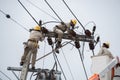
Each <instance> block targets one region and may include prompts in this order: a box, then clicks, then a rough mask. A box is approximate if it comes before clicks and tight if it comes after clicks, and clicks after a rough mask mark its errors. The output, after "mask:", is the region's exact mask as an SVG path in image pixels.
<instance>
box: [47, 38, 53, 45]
mask: <svg viewBox="0 0 120 80" xmlns="http://www.w3.org/2000/svg"><path fill="white" fill-rule="evenodd" d="M47 41H48V44H49V45H52V44H53V42H52V39H51V38H49V37H48V38H47Z"/></svg>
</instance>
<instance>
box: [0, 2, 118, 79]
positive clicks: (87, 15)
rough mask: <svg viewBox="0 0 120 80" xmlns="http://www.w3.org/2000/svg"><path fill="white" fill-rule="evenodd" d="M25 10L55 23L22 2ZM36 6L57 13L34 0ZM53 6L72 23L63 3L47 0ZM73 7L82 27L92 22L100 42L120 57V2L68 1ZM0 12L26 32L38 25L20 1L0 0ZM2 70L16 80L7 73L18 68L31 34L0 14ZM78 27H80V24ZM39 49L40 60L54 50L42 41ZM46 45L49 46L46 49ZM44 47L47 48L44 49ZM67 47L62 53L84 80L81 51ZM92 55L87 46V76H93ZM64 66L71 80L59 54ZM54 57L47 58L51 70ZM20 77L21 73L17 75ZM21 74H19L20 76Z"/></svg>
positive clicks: (40, 62) (50, 28) (37, 18)
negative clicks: (11, 67)
mask: <svg viewBox="0 0 120 80" xmlns="http://www.w3.org/2000/svg"><path fill="white" fill-rule="evenodd" d="M21 1H22V2H23V3H24V4H25V6H26V8H27V9H28V10H29V11H30V13H31V14H32V15H33V16H34V17H35V19H36V20H37V21H38V20H39V19H42V20H43V21H44V22H46V21H50V20H54V19H53V18H51V17H50V16H48V15H46V14H45V13H43V12H41V11H39V10H38V9H37V8H35V7H33V6H32V5H31V4H30V3H28V2H27V0H21ZM31 1H32V2H33V3H34V4H36V5H37V6H39V7H40V8H42V9H43V10H45V11H46V12H48V13H49V14H51V15H53V16H54V17H56V16H55V15H54V13H53V12H52V11H51V10H50V8H49V7H48V6H47V5H46V4H45V2H44V0H31ZM48 1H49V2H50V4H52V5H53V6H54V9H55V10H56V11H57V13H58V14H59V16H60V17H61V18H62V19H63V21H65V22H69V20H70V19H74V17H73V16H72V15H71V13H70V12H69V11H68V9H67V8H66V7H65V5H64V4H63V3H62V1H61V0H48ZM65 1H66V2H67V3H68V5H69V6H70V8H71V9H72V10H73V11H74V13H75V14H76V16H77V17H78V19H79V20H80V21H81V23H82V24H83V25H86V24H87V23H88V22H89V21H94V22H95V24H96V27H97V28H96V34H97V35H99V36H100V37H101V43H103V42H106V41H108V42H110V51H111V52H112V53H113V55H114V56H116V55H118V56H120V49H119V45H120V42H119V41H120V37H119V34H120V31H119V25H120V0H65ZM0 10H2V11H4V12H5V13H7V14H10V15H11V17H12V18H13V19H15V20H16V21H18V22H19V23H20V24H22V25H23V26H24V27H26V28H27V29H29V28H32V27H34V26H35V25H36V23H35V22H34V21H33V20H32V18H31V17H30V16H29V15H28V14H27V13H26V11H25V10H24V9H23V8H22V7H21V5H20V4H19V3H18V2H17V0H0ZM0 25H1V27H0V28H1V29H0V37H1V38H0V51H1V53H0V54H1V55H0V70H1V71H3V72H4V73H6V74H7V75H8V76H9V77H10V78H11V79H12V80H16V78H15V77H14V75H13V74H12V72H10V71H7V67H8V66H14V67H19V62H20V58H21V56H22V54H23V45H22V43H23V42H24V41H27V39H28V37H29V33H28V32H27V31H25V30H24V29H23V28H21V27H19V25H17V24H16V23H14V22H13V21H11V20H9V19H7V18H6V17H5V16H4V15H3V14H2V13H1V12H0ZM54 25H55V24H48V25H46V28H48V29H49V30H52V28H53V27H54ZM77 25H78V26H79V24H77ZM92 26H93V24H89V25H87V26H85V28H88V29H90V30H91V29H92ZM77 31H79V32H82V31H83V30H82V28H79V29H78V30H77ZM40 45H41V46H40V49H39V52H38V58H39V57H40V56H42V55H44V48H45V53H48V52H49V51H51V47H50V46H49V45H48V44H47V43H46V44H45V42H40ZM45 45H46V46H45ZM44 46H45V47H44ZM71 48H72V46H71V45H68V46H66V47H64V48H62V49H63V52H64V54H65V56H66V58H67V60H68V62H69V65H70V68H71V70H72V73H73V75H74V79H75V80H78V79H81V80H85V76H84V72H83V67H82V65H81V62H80V59H79V55H78V51H77V49H75V48H73V49H72V50H71ZM99 49H100V47H99V45H97V46H96V49H95V54H97V52H98V50H99ZM90 56H92V53H91V51H90V50H89V48H88V44H87V43H86V47H85V59H84V63H85V65H86V69H87V72H88V76H91V73H90V65H91V59H90ZM58 57H59V59H60V62H61V64H62V65H63V69H64V71H65V74H66V76H67V79H68V80H72V78H71V76H70V72H69V71H68V68H67V65H66V63H65V60H64V58H63V54H62V51H61V53H60V54H59V55H58ZM53 62H54V60H53V57H52V55H50V56H48V57H46V58H45V65H44V67H45V68H50V69H51V68H52V66H53ZM42 65H43V61H42V60H41V61H39V62H37V63H36V67H42ZM17 74H19V73H17ZM19 75H20V74H19ZM0 78H2V79H3V80H7V79H6V78H5V77H4V76H3V75H2V76H1V74H0Z"/></svg>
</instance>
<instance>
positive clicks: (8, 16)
mask: <svg viewBox="0 0 120 80" xmlns="http://www.w3.org/2000/svg"><path fill="white" fill-rule="evenodd" d="M0 12H1V13H2V14H4V15H5V16H6V18H7V19H10V20H12V21H13V22H14V23H16V24H17V25H19V26H20V27H21V28H23V29H24V30H26V31H28V32H29V30H28V29H27V28H25V27H24V26H23V25H22V24H20V23H19V22H17V21H16V20H15V19H13V18H11V16H10V15H9V14H6V13H5V12H4V11H2V10H0Z"/></svg>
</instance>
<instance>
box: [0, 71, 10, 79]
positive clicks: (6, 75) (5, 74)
mask: <svg viewBox="0 0 120 80" xmlns="http://www.w3.org/2000/svg"><path fill="white" fill-rule="evenodd" d="M0 72H1V73H2V74H3V75H4V76H5V77H7V78H8V79H9V80H12V79H10V77H8V76H7V75H6V74H5V73H3V72H2V71H0Z"/></svg>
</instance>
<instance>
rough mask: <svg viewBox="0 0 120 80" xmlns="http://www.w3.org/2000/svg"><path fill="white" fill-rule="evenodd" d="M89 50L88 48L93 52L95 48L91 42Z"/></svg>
mask: <svg viewBox="0 0 120 80" xmlns="http://www.w3.org/2000/svg"><path fill="white" fill-rule="evenodd" d="M89 48H90V50H94V48H95V47H94V44H93V42H90V43H89Z"/></svg>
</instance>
